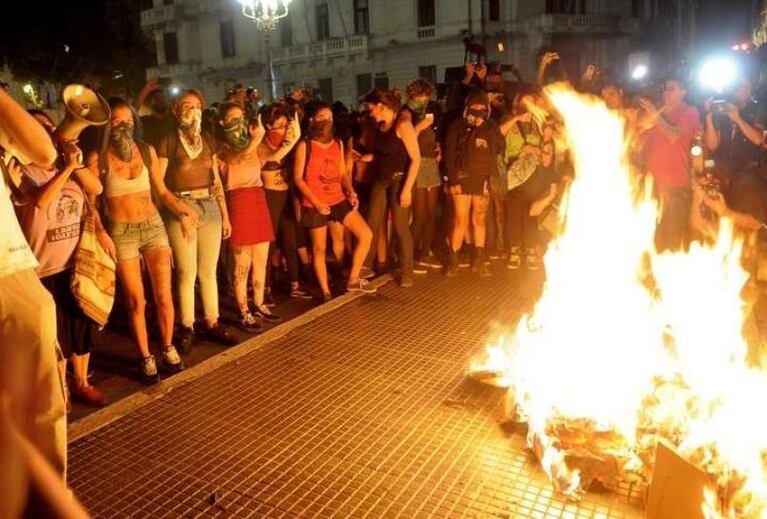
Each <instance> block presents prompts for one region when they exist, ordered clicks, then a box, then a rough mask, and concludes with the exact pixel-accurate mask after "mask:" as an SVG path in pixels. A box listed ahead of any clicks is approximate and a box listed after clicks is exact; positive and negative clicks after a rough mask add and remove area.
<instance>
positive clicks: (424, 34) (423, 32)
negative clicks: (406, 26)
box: [417, 25, 436, 40]
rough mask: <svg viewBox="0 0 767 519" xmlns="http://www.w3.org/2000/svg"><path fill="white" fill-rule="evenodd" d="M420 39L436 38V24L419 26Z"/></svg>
mask: <svg viewBox="0 0 767 519" xmlns="http://www.w3.org/2000/svg"><path fill="white" fill-rule="evenodd" d="M417 34H418V39H419V40H423V39H428V38H434V35H435V34H436V32H435V30H434V26H433V25H432V26H431V27H419V28H418V33H417Z"/></svg>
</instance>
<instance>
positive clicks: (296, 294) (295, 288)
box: [290, 283, 312, 299]
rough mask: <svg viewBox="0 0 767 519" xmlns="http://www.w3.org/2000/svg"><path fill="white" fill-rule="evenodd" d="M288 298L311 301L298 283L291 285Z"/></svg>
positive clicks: (309, 295)
mask: <svg viewBox="0 0 767 519" xmlns="http://www.w3.org/2000/svg"><path fill="white" fill-rule="evenodd" d="M290 297H291V298H293V299H311V298H312V296H311V294H309V293H308V292H306V291H305V290H304V289H303V288H301V285H299V284H298V283H295V284H294V283H291V285H290Z"/></svg>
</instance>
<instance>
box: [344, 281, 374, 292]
mask: <svg viewBox="0 0 767 519" xmlns="http://www.w3.org/2000/svg"><path fill="white" fill-rule="evenodd" d="M346 291H347V292H362V293H363V294H375V293H376V292H378V289H377V288H376V287H374V286H372V285H371V284H370V282H369V281H368V280H367V279H363V278H360V279H359V281H357V282H356V283H349V284H347V285H346Z"/></svg>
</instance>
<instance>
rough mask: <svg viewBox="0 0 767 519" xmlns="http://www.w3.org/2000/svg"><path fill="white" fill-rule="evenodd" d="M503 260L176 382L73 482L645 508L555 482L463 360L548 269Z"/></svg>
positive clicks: (109, 430)
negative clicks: (490, 270) (555, 488)
mask: <svg viewBox="0 0 767 519" xmlns="http://www.w3.org/2000/svg"><path fill="white" fill-rule="evenodd" d="M495 274H496V275H495V276H494V277H493V278H489V279H482V280H480V279H479V278H477V277H475V276H472V275H470V274H469V273H468V272H466V271H462V273H461V275H459V277H457V278H455V279H450V280H448V279H445V278H443V277H442V276H441V275H437V274H433V275H430V276H428V277H425V278H419V280H418V283H417V285H416V287H415V288H414V289H408V290H403V289H400V288H398V287H397V286H396V285H394V284H393V283H390V284H389V285H387V286H386V287H385V288H384V289H383V290H381V291H380V293H379V294H378V295H376V296H364V297H360V298H357V299H354V300H352V301H351V302H349V303H348V304H346V305H344V306H341V307H340V308H338V309H336V310H333V311H332V312H330V313H326V314H325V315H322V316H320V317H319V318H317V319H316V320H314V321H313V322H310V323H308V324H304V325H302V326H300V327H298V328H295V329H293V330H292V331H290V332H288V333H286V334H285V335H282V336H281V337H278V338H276V339H275V340H273V341H272V342H269V343H268V344H265V345H263V346H262V347H260V348H257V349H254V350H253V351H252V352H250V353H247V354H245V355H243V356H241V357H239V358H238V359H237V360H234V361H232V362H230V363H228V364H226V365H223V366H221V367H219V368H218V369H215V370H213V371H210V372H209V373H206V374H204V375H202V376H200V377H198V378H196V379H194V380H192V381H190V382H187V383H185V384H183V385H179V386H178V387H175V388H174V389H173V390H172V391H170V392H168V393H167V394H164V395H163V396H161V397H159V398H157V399H155V400H153V401H151V402H150V403H148V404H147V405H144V406H143V407H141V408H139V409H137V410H135V411H133V412H131V413H129V414H127V415H125V416H123V417H122V418H120V419H118V420H116V421H114V422H112V423H110V424H109V425H107V426H106V427H104V428H102V429H100V430H98V431H96V432H95V433H92V434H89V435H86V436H84V437H82V438H80V439H78V440H76V441H75V442H74V443H73V444H71V445H70V474H69V477H70V483H71V485H72V487H73V488H74V491H75V492H76V493H77V495H78V497H79V498H80V499H81V500H82V502H83V503H84V504H85V506H86V507H87V508H88V509H89V510H90V511H91V512H92V513H93V514H94V515H97V516H100V517H124V516H135V517H178V516H182V517H314V516H338V517H364V516H370V517H394V516H401V517H420V516H434V517H453V516H455V517H459V516H468V517H502V518H517V517H520V518H521V517H573V518H575V517H577V518H582V517H583V518H587V517H601V518H605V517H639V516H641V513H640V511H639V509H638V508H636V506H635V501H636V496H633V498H632V499H629V498H628V497H627V496H626V493H625V492H620V493H613V492H604V493H599V494H596V493H590V494H589V495H587V496H586V498H585V499H584V500H583V501H582V502H581V503H580V504H579V505H575V504H568V503H566V502H564V501H563V500H561V499H559V498H557V497H555V496H552V491H551V487H550V485H549V484H548V482H547V481H546V480H545V476H544V475H543V474H542V472H541V470H540V469H539V468H538V467H537V464H536V462H535V460H534V459H533V458H532V457H531V456H530V454H529V453H528V451H527V449H526V448H525V447H524V437H523V436H522V435H521V434H519V433H517V432H514V431H504V430H503V429H502V428H501V427H500V426H499V424H498V417H499V416H500V413H501V409H502V406H503V393H502V392H500V391H498V390H495V389H492V388H489V387H484V386H480V385H478V384H476V383H474V382H472V381H470V380H468V379H466V377H465V376H464V371H465V369H466V367H467V364H468V361H469V359H470V358H471V357H472V356H473V355H474V354H475V353H476V352H477V351H479V350H480V349H481V347H482V344H483V342H484V340H483V339H484V337H485V336H486V335H487V334H488V333H489V332H490V330H491V329H492V326H493V325H492V323H493V321H495V320H500V321H503V322H509V321H512V320H513V319H514V318H515V317H516V316H517V315H519V312H520V311H521V310H522V309H523V308H525V306H526V305H527V304H529V302H530V301H531V300H532V298H533V297H534V294H535V292H536V290H537V289H538V287H539V285H540V276H541V275H540V274H537V275H532V276H531V275H529V274H527V273H525V272H522V273H518V274H511V273H509V271H507V270H506V269H502V268H499V269H498V270H497V271H496V273H495ZM632 502H634V504H632Z"/></svg>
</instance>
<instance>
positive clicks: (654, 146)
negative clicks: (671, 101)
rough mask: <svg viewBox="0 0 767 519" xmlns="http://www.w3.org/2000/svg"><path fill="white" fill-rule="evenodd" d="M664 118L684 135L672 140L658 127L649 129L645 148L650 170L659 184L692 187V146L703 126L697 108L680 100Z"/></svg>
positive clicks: (645, 157) (645, 156) (646, 160)
mask: <svg viewBox="0 0 767 519" xmlns="http://www.w3.org/2000/svg"><path fill="white" fill-rule="evenodd" d="M662 117H663V118H664V119H665V120H666V121H667V122H668V123H669V124H672V125H674V126H676V127H677V128H678V129H679V130H680V131H681V133H682V138H681V139H679V140H677V141H676V142H671V140H669V138H668V136H667V135H666V133H664V131H663V130H661V129H660V128H658V126H655V127H654V128H652V129H651V130H648V132H647V134H646V139H647V140H646V141H645V144H644V148H643V150H642V155H643V157H644V160H645V164H646V165H647V170H648V171H649V172H650V174H651V175H652V176H653V177H654V179H655V184H656V186H658V187H689V185H690V147H691V146H692V140H693V138H694V137H695V133H696V132H697V131H698V128H699V126H700V119H699V117H698V110H697V109H696V108H694V107H692V106H689V105H687V104H685V103H681V104H679V105H678V106H676V107H675V108H673V109H671V110H669V111H668V112H665V113H664V114H663V115H662Z"/></svg>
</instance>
